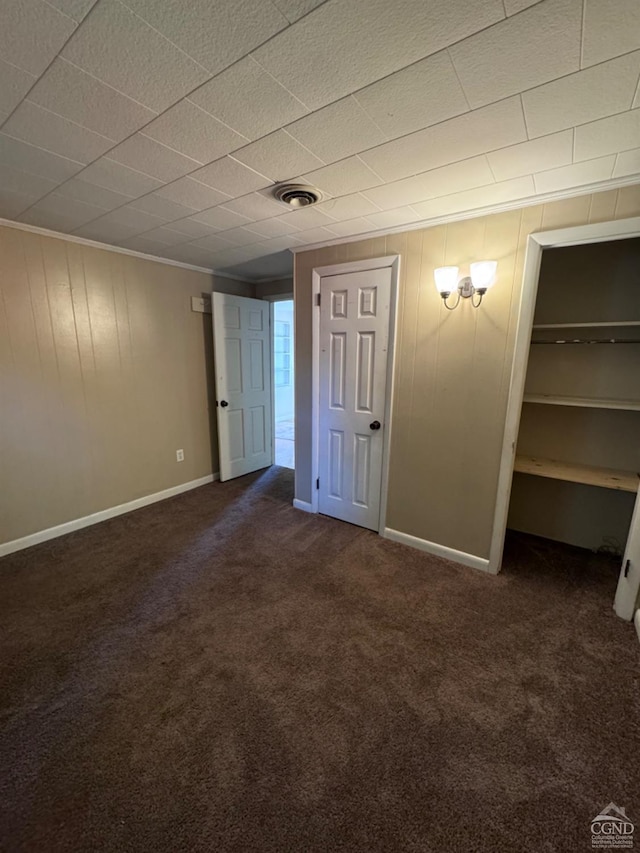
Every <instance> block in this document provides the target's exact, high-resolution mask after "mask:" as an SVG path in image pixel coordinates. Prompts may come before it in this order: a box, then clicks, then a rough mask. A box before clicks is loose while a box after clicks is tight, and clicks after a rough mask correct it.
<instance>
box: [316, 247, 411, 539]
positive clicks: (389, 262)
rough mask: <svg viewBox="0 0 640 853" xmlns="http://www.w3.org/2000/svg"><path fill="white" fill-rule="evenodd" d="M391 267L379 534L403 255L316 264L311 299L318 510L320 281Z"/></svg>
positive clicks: (386, 487) (386, 488)
mask: <svg viewBox="0 0 640 853" xmlns="http://www.w3.org/2000/svg"><path fill="white" fill-rule="evenodd" d="M378 269H390V270H391V299H390V304H389V345H388V350H387V386H386V398H385V413H384V417H385V429H384V435H383V439H382V442H383V444H382V480H381V484H380V515H379V517H378V533H382V531H383V530H384V528H385V524H386V520H387V498H388V491H389V451H390V447H391V429H392V421H393V405H392V404H393V391H394V375H395V370H394V368H395V360H396V331H397V327H398V294H399V289H400V255H387V256H385V257H383V258H369V259H365V260H361V261H349V262H347V263H344V264H330V265H329V266H324V267H315V268H314V269H313V271H312V273H311V281H312V286H311V298H312V300H313V302H312V321H313V322H312V339H311V340H312V343H311V358H312V387H311V454H312V456H311V459H312V463H311V505H312V507H313V512H318V490H317V489H316V488H315V483H316V480H317V479H318V471H319V470H320V447H319V437H318V435H319V419H320V308H319V306H318V304H317V302H318V294H319V293H320V282H321V280H322V279H323V278H326V277H328V276H332V275H348V274H349V273H354V272H366V271H367V270H378Z"/></svg>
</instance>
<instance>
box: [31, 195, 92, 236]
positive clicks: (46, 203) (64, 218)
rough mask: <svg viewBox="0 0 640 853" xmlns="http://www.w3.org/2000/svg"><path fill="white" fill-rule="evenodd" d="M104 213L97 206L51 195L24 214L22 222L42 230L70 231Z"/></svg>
mask: <svg viewBox="0 0 640 853" xmlns="http://www.w3.org/2000/svg"><path fill="white" fill-rule="evenodd" d="M103 213H104V210H103V209H102V208H100V207H96V205H93V204H86V203H85V202H83V201H76V200H75V199H72V198H65V197H64V196H61V195H58V194H57V193H51V195H48V196H47V197H46V198H43V199H41V200H40V201H39V202H37V203H36V204H34V205H33V207H31V208H29V210H28V211H27V212H26V213H23V214H22V215H21V216H20V221H21V222H27V223H29V224H30V225H38V226H40V227H41V228H54V229H57V228H60V229H61V230H63V231H70V230H72V229H74V228H77V227H78V226H79V225H83V224H84V223H85V222H91V221H92V220H93V219H96V218H97V217H98V216H102V214H103Z"/></svg>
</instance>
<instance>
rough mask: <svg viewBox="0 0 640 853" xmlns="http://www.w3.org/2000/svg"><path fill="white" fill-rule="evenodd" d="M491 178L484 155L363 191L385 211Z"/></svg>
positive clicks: (452, 191)
mask: <svg viewBox="0 0 640 853" xmlns="http://www.w3.org/2000/svg"><path fill="white" fill-rule="evenodd" d="M493 180H494V178H493V173H492V172H491V169H490V168H489V164H488V162H487V158H486V157H485V156H484V155H481V156H479V157H472V158H470V159H469V160H462V161H461V162H459V163H452V164H450V165H448V166H441V167H440V168H439V169H432V170H431V171H429V172H423V173H422V174H420V175H413V176H411V177H410V178H404V179H403V180H401V181H394V182H393V183H390V184H386V185H385V186H381V187H374V188H373V189H371V190H367V191H366V193H365V195H366V196H367V198H369V199H371V200H372V201H374V202H375V203H376V204H377V205H378V206H379V207H381V208H383V209H385V210H387V209H388V210H392V209H394V208H397V207H401V206H403V205H407V204H413V203H414V202H416V201H424V200H425V199H428V198H433V197H434V196H440V195H450V194H451V193H455V192H461V191H462V190H466V189H472V188H473V187H481V186H484V185H485V184H490V183H492V182H493Z"/></svg>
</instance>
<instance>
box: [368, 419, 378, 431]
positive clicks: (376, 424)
mask: <svg viewBox="0 0 640 853" xmlns="http://www.w3.org/2000/svg"><path fill="white" fill-rule="evenodd" d="M369 429H380V421H374V422H373V423H371V424H369Z"/></svg>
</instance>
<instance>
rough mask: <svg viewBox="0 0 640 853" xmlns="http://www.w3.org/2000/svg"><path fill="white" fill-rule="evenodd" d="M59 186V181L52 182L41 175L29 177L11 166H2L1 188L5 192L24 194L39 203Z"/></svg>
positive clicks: (0, 167)
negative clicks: (39, 200)
mask: <svg viewBox="0 0 640 853" xmlns="http://www.w3.org/2000/svg"><path fill="white" fill-rule="evenodd" d="M57 186H58V182H57V181H51V180H49V179H48V178H43V177H41V176H40V175H29V174H27V173H26V172H20V171H18V170H17V169H13V168H11V166H4V165H2V164H0V187H2V189H3V190H4V191H5V192H11V193H18V194H24V195H27V196H29V197H30V198H32V199H33V201H34V202H35V201H37V200H38V199H39V198H42V196H43V195H47V193H50V192H51V190H54V189H55V188H56V187H57Z"/></svg>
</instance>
